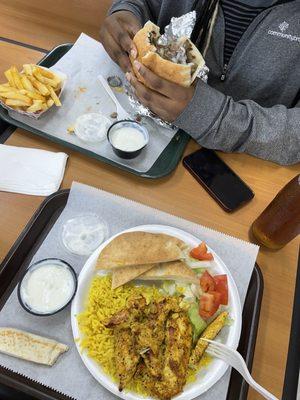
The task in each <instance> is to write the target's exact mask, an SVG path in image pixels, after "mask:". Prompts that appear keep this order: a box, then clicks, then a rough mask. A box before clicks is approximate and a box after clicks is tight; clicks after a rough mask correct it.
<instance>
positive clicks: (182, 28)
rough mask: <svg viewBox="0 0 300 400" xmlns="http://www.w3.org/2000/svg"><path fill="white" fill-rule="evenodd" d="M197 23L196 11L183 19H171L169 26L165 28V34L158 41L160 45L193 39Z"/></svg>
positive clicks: (182, 17) (183, 16) (185, 15)
mask: <svg viewBox="0 0 300 400" xmlns="http://www.w3.org/2000/svg"><path fill="white" fill-rule="evenodd" d="M195 23H196V11H191V12H189V13H187V14H184V15H182V16H181V17H178V18H176V17H173V18H171V22H170V24H169V25H167V26H166V27H165V33H164V34H163V35H161V36H160V38H159V39H158V41H157V42H158V44H161V45H167V44H169V43H171V42H174V41H175V40H176V39H179V38H181V37H182V36H186V37H188V38H190V37H191V35H192V32H193V29H194V26H195Z"/></svg>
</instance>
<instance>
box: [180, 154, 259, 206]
mask: <svg viewBox="0 0 300 400" xmlns="http://www.w3.org/2000/svg"><path fill="white" fill-rule="evenodd" d="M183 164H184V166H185V167H186V168H187V169H188V170H189V171H190V172H191V173H192V175H193V176H194V177H195V178H196V179H197V181H198V182H199V183H201V184H202V185H203V186H204V187H205V189H206V190H207V191H208V192H209V193H210V194H211V195H212V196H213V197H214V199H215V200H216V201H217V202H218V203H219V204H220V205H221V206H222V207H223V208H224V209H225V210H226V211H233V210H235V209H236V208H238V207H239V206H241V205H242V204H243V203H246V202H247V201H249V200H251V199H252V198H253V197H254V193H253V192H252V190H251V189H250V188H249V187H248V186H247V185H246V184H245V183H244V182H243V181H242V180H241V179H240V178H239V177H238V176H237V175H236V174H235V173H234V172H233V171H232V170H231V169H230V168H229V167H228V165H226V164H225V163H224V161H222V160H221V159H220V158H219V157H218V156H217V155H216V154H215V153H214V152H213V151H212V150H208V149H201V150H198V151H196V152H195V153H192V154H190V155H188V156H187V157H185V158H184V160H183Z"/></svg>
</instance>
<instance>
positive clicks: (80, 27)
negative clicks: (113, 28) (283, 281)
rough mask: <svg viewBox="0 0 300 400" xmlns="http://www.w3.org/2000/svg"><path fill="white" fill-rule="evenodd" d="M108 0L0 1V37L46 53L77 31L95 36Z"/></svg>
mask: <svg viewBox="0 0 300 400" xmlns="http://www.w3.org/2000/svg"><path fill="white" fill-rule="evenodd" d="M110 4H111V0H101V1H94V0H56V1H52V0H43V1H38V0H30V1H28V0H0V10H1V12H0V37H1V36H2V37H5V38H9V39H13V40H17V41H19V42H23V43H28V44H31V45H34V46H37V47H41V48H44V49H47V50H50V49H51V48H52V47H54V46H57V45H58V44H61V43H68V42H74V41H75V40H76V39H77V37H78V36H79V35H80V33H81V32H85V33H86V34H88V35H90V36H92V37H94V38H95V39H97V38H98V36H99V29H100V25H101V23H102V21H103V19H104V17H105V15H106V11H107V9H108V8H109V6H110Z"/></svg>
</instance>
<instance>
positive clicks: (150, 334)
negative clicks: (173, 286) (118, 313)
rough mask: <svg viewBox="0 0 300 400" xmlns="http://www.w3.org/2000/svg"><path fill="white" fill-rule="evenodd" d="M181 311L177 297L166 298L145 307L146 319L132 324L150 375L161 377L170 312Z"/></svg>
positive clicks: (138, 346) (139, 350)
mask: <svg viewBox="0 0 300 400" xmlns="http://www.w3.org/2000/svg"><path fill="white" fill-rule="evenodd" d="M171 311H172V312H179V311H180V307H179V305H178V301H177V299H174V298H172V297H169V298H165V299H163V300H162V301H160V302H158V303H151V304H150V305H149V306H148V307H147V308H146V309H145V316H146V318H145V321H144V322H142V323H139V322H137V323H135V324H133V325H132V331H133V332H134V333H135V334H136V338H137V339H136V340H137V348H138V352H139V353H140V354H141V356H142V358H143V359H144V362H145V365H146V367H147V369H148V372H149V373H150V375H152V376H153V377H155V378H158V379H160V378H161V373H162V367H163V347H162V344H163V342H164V339H165V327H166V321H167V318H168V315H169V313H170V312H171Z"/></svg>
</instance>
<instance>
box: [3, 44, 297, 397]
mask: <svg viewBox="0 0 300 400" xmlns="http://www.w3.org/2000/svg"><path fill="white" fill-rule="evenodd" d="M0 46H1V47H0V54H1V57H0V70H1V71H2V70H4V68H6V67H7V65H10V64H19V65H20V64H22V63H23V61H24V59H25V58H26V61H32V62H34V61H36V60H37V59H38V58H39V57H40V54H38V53H37V52H30V51H28V49H21V48H16V49H15V52H14V50H13V47H12V46H13V45H8V44H4V45H3V43H1V42H0ZM3 46H4V47H3ZM2 48H3V49H4V48H5V49H6V53H7V54H9V56H8V57H6V56H5V55H2V54H3V53H2V50H1V49H2ZM20 56H22V57H20ZM21 60H22V61H21ZM6 144H9V145H14V146H24V147H35V148H41V149H46V150H52V151H65V152H67V153H68V154H69V156H70V158H69V161H68V164H67V168H66V173H65V177H64V180H63V184H62V187H63V188H69V187H70V186H71V183H72V181H74V180H76V181H79V182H82V183H85V184H89V185H93V186H96V187H99V188H101V189H104V190H107V191H109V192H113V193H116V194H119V195H122V196H125V197H127V198H130V199H134V200H136V201H139V202H141V203H144V204H147V205H149V206H152V207H155V208H158V209H160V210H164V211H166V212H169V213H172V214H175V215H178V216H181V217H183V218H186V219H188V220H191V221H193V222H196V223H200V224H203V225H206V226H209V227H211V228H213V229H216V230H219V231H222V232H225V233H227V234H230V235H233V236H236V237H238V238H241V239H244V240H249V236H248V232H249V227H250V225H251V223H252V222H253V220H254V219H255V218H256V217H257V215H259V213H260V212H261V211H262V210H263V209H264V208H265V206H266V205H267V204H268V203H269V202H270V201H271V200H272V198H273V197H274V196H275V194H276V193H277V192H278V190H279V189H280V188H281V187H282V186H284V184H285V183H286V182H288V181H289V180H290V179H291V178H292V177H293V176H294V175H296V174H297V173H299V170H300V168H299V165H298V166H291V167H282V166H278V165H275V164H273V163H270V162H266V161H262V160H258V159H255V158H253V157H250V156H247V155H244V154H221V157H222V158H223V159H224V160H225V161H226V162H227V163H228V165H229V166H231V167H232V168H233V169H234V170H235V171H236V172H237V173H238V174H239V175H240V177H241V178H242V179H244V180H245V182H246V183H247V184H248V185H249V186H250V187H251V188H252V189H253V190H254V192H255V198H254V199H253V200H252V201H251V202H250V203H249V204H248V205H246V206H245V207H243V208H242V209H240V210H238V211H237V212H235V213H233V214H227V213H225V212H224V211H223V210H222V209H221V208H220V207H219V206H218V205H217V204H216V203H215V202H214V201H213V200H212V199H211V197H209V195H208V194H207V193H206V192H205V191H204V190H203V189H202V187H201V186H200V185H199V184H198V183H197V182H196V181H195V180H194V179H193V178H192V176H191V175H190V174H189V173H188V172H187V171H186V170H185V169H184V168H183V167H182V165H181V164H180V165H179V166H178V168H177V169H176V171H175V172H174V173H173V174H172V175H171V176H169V177H166V178H164V179H161V180H157V181H151V180H145V179H142V178H138V177H135V176H132V175H129V174H127V173H125V172H122V171H120V170H118V169H115V168H113V167H110V166H108V165H105V164H103V163H100V162H97V161H95V160H92V159H89V158H87V157H86V156H83V155H81V154H79V153H75V152H73V151H70V150H69V149H64V148H62V147H61V146H59V145H55V144H53V143H50V142H48V141H46V140H43V139H41V138H38V137H36V136H34V135H32V134H30V133H28V132H26V131H23V130H20V129H18V130H16V131H15V132H14V133H13V135H12V136H11V137H10V138H9V139H8V141H7V142H6ZM197 148H198V145H197V144H196V143H194V142H192V141H191V142H190V143H189V145H188V147H187V150H186V154H188V153H190V152H192V151H194V150H196V149H197ZM42 200H43V198H42V197H35V196H25V195H19V194H13V193H4V192H1V193H0V221H1V229H0V260H1V259H3V257H4V256H5V255H6V253H7V252H8V250H9V248H10V247H11V246H12V244H13V243H14V241H15V240H16V239H17V237H18V235H19V234H20V232H21V231H22V229H23V228H24V226H25V224H26V223H27V222H28V220H29V219H30V217H31V216H32V214H33V213H34V211H35V210H36V209H37V207H38V206H39V204H40V203H41V201H42ZM298 247H299V239H295V240H294V241H293V242H291V243H290V244H288V245H287V246H286V247H285V248H284V249H282V250H280V251H277V252H271V251H268V250H266V249H261V250H260V254H259V257H258V263H259V265H260V267H261V269H262V272H263V276H264V281H265V290H264V298H263V303H262V311H261V318H260V326H259V333H258V339H257V345H256V351H255V359H254V366H253V375H254V378H255V379H257V380H258V381H259V382H260V383H261V384H262V385H263V386H265V387H266V388H267V389H268V390H270V391H272V392H273V393H274V394H275V395H276V396H278V397H280V395H281V392H282V387H283V380H284V369H285V362H286V356H287V349H288V339H289V332H290V323H291V312H292V303H293V295H294V281H295V274H296V258H297V251H298ZM237 284H238V282H237ZM248 398H249V399H250V400H254V399H259V398H260V396H258V395H257V394H256V393H254V392H252V391H251V390H250V392H249V397H248Z"/></svg>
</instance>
